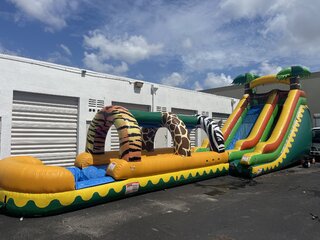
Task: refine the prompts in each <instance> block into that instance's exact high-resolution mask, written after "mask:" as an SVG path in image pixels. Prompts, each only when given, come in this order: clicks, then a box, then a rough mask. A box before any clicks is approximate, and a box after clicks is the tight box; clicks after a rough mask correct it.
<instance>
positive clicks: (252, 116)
mask: <svg viewBox="0 0 320 240" xmlns="http://www.w3.org/2000/svg"><path fill="white" fill-rule="evenodd" d="M263 107H264V105H256V106H252V107H251V108H250V109H249V110H248V112H247V115H246V116H245V118H244V119H243V122H242V124H241V125H240V126H239V128H238V130H237V132H236V134H235V135H234V138H233V139H232V140H231V142H230V144H229V146H228V147H227V150H229V149H233V148H234V146H235V145H236V142H237V141H238V140H240V139H245V138H247V137H248V136H249V134H250V132H251V129H252V128H253V125H254V124H255V122H256V121H257V119H258V117H259V115H260V113H261V111H262V108H263Z"/></svg>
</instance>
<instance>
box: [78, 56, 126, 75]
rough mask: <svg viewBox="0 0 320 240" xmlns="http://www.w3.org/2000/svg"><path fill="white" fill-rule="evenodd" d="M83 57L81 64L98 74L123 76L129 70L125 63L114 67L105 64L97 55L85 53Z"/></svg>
mask: <svg viewBox="0 0 320 240" xmlns="http://www.w3.org/2000/svg"><path fill="white" fill-rule="evenodd" d="M84 55H85V56H84V59H83V63H84V64H85V66H87V67H88V68H90V69H92V70H95V71H98V72H105V73H109V74H116V75H123V74H125V73H126V72H127V71H128V69H129V68H128V65H127V64H126V63H125V62H121V64H120V65H117V66H114V65H111V64H108V63H106V62H105V61H104V59H101V58H100V57H99V55H97V54H94V53H87V52H85V53H84Z"/></svg>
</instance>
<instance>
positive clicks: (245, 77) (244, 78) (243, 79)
mask: <svg viewBox="0 0 320 240" xmlns="http://www.w3.org/2000/svg"><path fill="white" fill-rule="evenodd" d="M258 77H259V76H258V75H256V74H253V73H245V74H241V75H239V76H237V77H236V78H235V79H233V81H232V84H234V85H244V84H247V83H250V82H251V81H252V80H254V79H256V78H258Z"/></svg>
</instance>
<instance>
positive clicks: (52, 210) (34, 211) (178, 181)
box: [4, 167, 229, 217]
mask: <svg viewBox="0 0 320 240" xmlns="http://www.w3.org/2000/svg"><path fill="white" fill-rule="evenodd" d="M228 171H229V169H228V167H223V168H222V170H221V171H220V170H219V168H217V170H216V171H213V170H212V169H211V170H210V171H209V172H206V171H203V173H202V174H200V173H199V172H197V173H196V175H195V176H192V173H190V174H189V175H188V177H187V178H185V177H184V176H183V175H180V177H176V178H175V177H174V176H172V177H170V179H169V181H167V182H165V181H164V180H163V179H162V178H160V180H159V182H158V183H156V184H153V183H152V181H151V180H149V181H148V183H147V185H146V186H141V185H140V187H139V190H138V191H137V192H135V193H131V194H126V193H125V189H126V188H125V187H126V186H125V185H124V186H123V187H122V190H121V191H120V192H118V193H117V192H116V191H114V189H113V188H111V189H110V191H109V192H108V194H107V195H106V196H104V197H101V196H100V195H99V193H98V192H95V193H94V194H93V196H92V198H91V199H89V200H88V201H85V200H83V199H82V198H81V197H80V196H77V197H76V198H75V200H74V201H73V203H72V204H70V205H68V206H63V205H62V204H61V203H60V201H59V200H57V199H56V200H53V201H51V202H50V204H49V205H48V206H47V207H45V208H39V207H37V206H36V204H35V202H34V201H33V200H29V201H28V202H27V204H26V205H24V206H23V207H18V206H17V205H16V204H15V202H14V199H13V198H10V197H9V198H8V200H7V202H6V203H5V204H4V211H5V213H7V214H9V215H12V216H19V217H21V216H26V217H30V216H46V215H53V214H59V213H63V212H67V211H73V210H77V209H81V208H85V207H90V206H93V205H97V204H101V203H106V202H110V201H114V200H117V199H121V198H125V197H127V196H132V195H137V194H140V193H145V192H150V191H155V190H161V189H164V188H170V187H174V186H178V185H182V184H187V183H191V182H196V181H200V180H205V179H209V178H213V177H218V176H223V175H227V174H228ZM173 174H174V173H173ZM133 181H134V180H133ZM109 184H112V183H109Z"/></svg>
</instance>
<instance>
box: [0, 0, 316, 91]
mask: <svg viewBox="0 0 320 240" xmlns="http://www.w3.org/2000/svg"><path fill="white" fill-rule="evenodd" d="M319 12H320V1H314V0H303V1H301V0H268V1H265V0H198V1H196V0H172V1H169V0H163V1H160V0H152V1H150V0H127V1H126V0H121V1H120V0H108V1H104V0H32V1H30V0H2V1H1V3H0V29H1V31H0V52H1V53H6V54H12V55H18V56H24V57H28V58H32V59H38V60H43V61H49V62H54V63H58V64H63V65H68V66H74V67H79V68H84V69H90V70H94V71H98V72H105V73H109V74H115V75H119V76H126V77H131V78H137V79H141V80H145V81H149V82H155V83H163V84H167V85H172V86H177V87H182V88H188V89H206V88H212V87H219V86H225V85H229V84H230V83H231V81H232V78H234V77H236V76H237V75H239V74H242V73H245V72H249V71H251V72H255V73H256V74H260V75H265V74H269V73H276V72H277V71H279V70H280V69H281V67H287V66H290V65H304V66H307V67H309V68H310V69H311V71H319V70H320V61H319V56H320V31H319V29H320V28H319V22H320V14H319Z"/></svg>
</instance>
